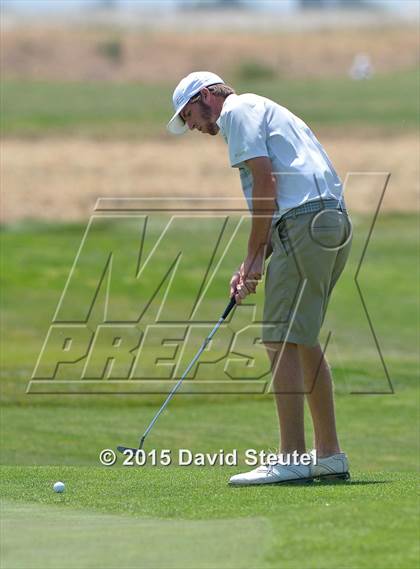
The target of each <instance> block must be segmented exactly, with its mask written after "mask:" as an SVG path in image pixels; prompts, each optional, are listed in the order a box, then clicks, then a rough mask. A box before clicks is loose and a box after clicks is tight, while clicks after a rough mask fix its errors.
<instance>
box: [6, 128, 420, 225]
mask: <svg viewBox="0 0 420 569" xmlns="http://www.w3.org/2000/svg"><path fill="white" fill-rule="evenodd" d="M320 138H321V140H322V142H323V143H324V145H325V147H326V149H327V151H328V152H329V154H330V156H331V158H332V160H333V162H334V163H335V165H336V167H337V169H338V171H339V173H340V175H341V176H342V178H343V179H344V178H345V177H346V173H347V172H365V174H363V175H353V176H352V177H351V178H350V180H349V183H348V185H347V188H346V201H347V204H348V206H349V207H350V209H351V210H352V211H370V212H371V211H373V210H374V208H375V206H376V204H377V201H378V199H379V195H380V191H381V188H382V184H383V181H384V178H385V175H384V174H379V175H372V174H366V173H368V172H391V181H390V184H389V188H388V192H387V195H386V198H385V201H384V204H383V207H384V209H386V210H397V211H412V210H413V209H414V208H415V207H416V205H417V185H418V179H419V172H418V152H419V142H418V137H417V136H416V135H415V134H407V135H402V134H401V135H399V136H393V137H392V138H383V137H380V136H379V135H376V136H375V137H371V138H366V137H365V138H361V137H355V136H345V135H340V136H338V135H337V134H331V133H330V134H329V133H326V132H325V133H323V134H322V133H321V136H320ZM2 155H3V157H2V162H3V167H2V179H1V186H2V190H3V194H4V195H3V206H2V220H3V221H7V222H12V221H17V220H22V219H28V218H36V219H44V220H56V221H59V220H80V219H86V218H87V217H89V215H90V214H91V213H92V210H93V206H94V204H95V202H96V200H97V198H98V197H119V196H121V197H142V196H168V197H179V196H223V197H227V196H232V197H236V198H237V197H240V196H241V195H242V194H241V190H240V184H239V177H238V175H237V172H236V171H235V170H233V169H231V168H229V165H228V159H227V151H226V147H225V144H224V143H223V141H222V140H221V139H209V138H207V137H206V138H204V137H200V135H199V134H195V133H194V134H191V135H190V136H185V137H182V138H181V139H173V140H172V139H171V140H161V141H159V140H151V141H149V142H135V141H102V142H98V141H93V140H84V139H54V140H48V139H42V140H38V141H25V140H13V139H6V140H4V141H3V143H2Z"/></svg>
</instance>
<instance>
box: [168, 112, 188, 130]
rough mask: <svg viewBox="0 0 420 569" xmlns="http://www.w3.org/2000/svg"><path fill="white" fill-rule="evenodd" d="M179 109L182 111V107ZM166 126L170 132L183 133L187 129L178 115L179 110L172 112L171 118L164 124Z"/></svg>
mask: <svg viewBox="0 0 420 569" xmlns="http://www.w3.org/2000/svg"><path fill="white" fill-rule="evenodd" d="M180 110H181V111H182V109H180ZM166 128H167V129H168V130H169V132H171V133H172V134H184V132H187V130H188V126H187V125H186V124H185V122H184V121H183V120H182V118H181V117H180V116H179V111H178V112H177V113H175V114H174V116H173V117H172V118H171V120H170V121H169V122H168V124H167V125H166Z"/></svg>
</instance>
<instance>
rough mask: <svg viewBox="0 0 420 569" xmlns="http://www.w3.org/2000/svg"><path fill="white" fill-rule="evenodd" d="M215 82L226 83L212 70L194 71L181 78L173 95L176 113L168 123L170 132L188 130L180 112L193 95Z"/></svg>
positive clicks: (180, 132) (175, 132)
mask: <svg viewBox="0 0 420 569" xmlns="http://www.w3.org/2000/svg"><path fill="white" fill-rule="evenodd" d="M215 83H224V81H223V79H222V78H221V77H219V76H218V75H216V74H215V73H211V72H210V71H194V72H193V73H190V74H189V75H187V76H186V77H184V79H181V81H180V82H179V83H178V85H177V86H176V88H175V91H174V94H173V95H172V101H173V104H174V109H175V114H174V116H173V117H172V118H171V120H170V121H169V122H168V124H167V125H166V128H167V129H168V130H169V132H172V134H184V132H186V131H187V130H188V126H187V125H186V124H185V122H184V121H183V120H182V118H181V117H180V116H179V113H180V112H181V111H182V109H183V108H184V107H185V105H186V104H187V103H188V101H189V100H190V99H191V97H194V95H197V93H199V92H200V91H201V89H203V87H208V86H209V85H214V84H215Z"/></svg>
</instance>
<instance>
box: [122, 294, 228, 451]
mask: <svg viewBox="0 0 420 569" xmlns="http://www.w3.org/2000/svg"><path fill="white" fill-rule="evenodd" d="M235 305H236V302H235V295H232V296H231V298H230V301H229V304H228V305H227V306H226V309H225V311H224V312H223V314H222V316H221V317H220V318H219V320H218V321H217V324H216V325H215V327H214V328H213V330H212V331H211V332H210V334H209V335H208V336H207V338H206V339H205V340H204V342H203V343H202V344H201V347H200V349H199V350H198V352H197V353H196V354H195V356H194V357H193V359H192V360H191V362H190V363H189V365H188V367H187V369H186V370H185V371H184V373H183V374H182V376H181V378H180V379H179V380H178V381H177V382H176V384H175V385H174V386H173V388H172V389H171V391H170V392H169V394H168V396H167V398H166V399H165V401H164V402H163V404H162V406H161V408H160V409H159V411H158V412H157V413H156V415H155V416H154V417H153V419H152V420H151V421H150V424H149V426H148V427H147V429H146V430H145V431H144V434H143V436H142V437H141V439H140V443H139V446H138V448H132V447H125V446H119V447H117V450H118V451H119V452H122V453H124V452H125V451H127V450H128V451H131V452H133V453H136V452H137V451H139V450H142V449H143V444H144V441H145V440H146V437H147V435H148V434H149V433H150V431H151V430H152V428H153V425H154V424H155V423H156V421H157V420H158V418H159V415H160V414H161V413H162V411H163V410H164V409H165V407H166V406H167V405H168V403H169V401H170V400H171V399H172V397H173V396H174V395H175V393H176V392H177V391H178V389H179V388H180V387H181V384H182V382H183V381H184V379H185V377H186V376H187V375H188V372H189V371H190V369H191V368H192V367H193V365H194V364H195V362H196V361H197V360H198V358H199V357H200V356H201V354H202V353H203V351H204V349H205V347H206V346H207V344H208V343H209V342H210V340H211V339H212V338H213V336H214V335H215V334H216V332H217V330H218V329H219V328H220V326H221V324H222V323H223V322H224V320H225V319H226V318H227V317H228V315H229V314H230V312H231V311H232V310H233V308H234V306H235Z"/></svg>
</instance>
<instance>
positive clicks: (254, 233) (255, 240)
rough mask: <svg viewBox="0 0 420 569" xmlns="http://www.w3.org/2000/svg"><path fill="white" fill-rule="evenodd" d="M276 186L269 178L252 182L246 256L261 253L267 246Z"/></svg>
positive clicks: (274, 209) (274, 205)
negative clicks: (249, 226) (250, 216)
mask: <svg viewBox="0 0 420 569" xmlns="http://www.w3.org/2000/svg"><path fill="white" fill-rule="evenodd" d="M275 196H276V187H275V184H274V183H273V181H272V180H271V179H269V180H266V181H265V182H264V183H263V184H254V188H253V200H252V201H253V204H252V205H253V211H252V226H251V232H250V235H249V240H248V256H250V257H255V256H257V255H258V254H262V253H263V251H264V249H265V248H266V247H269V243H270V239H269V238H270V232H271V222H272V219H273V215H274V212H275V211H276V199H275Z"/></svg>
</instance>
